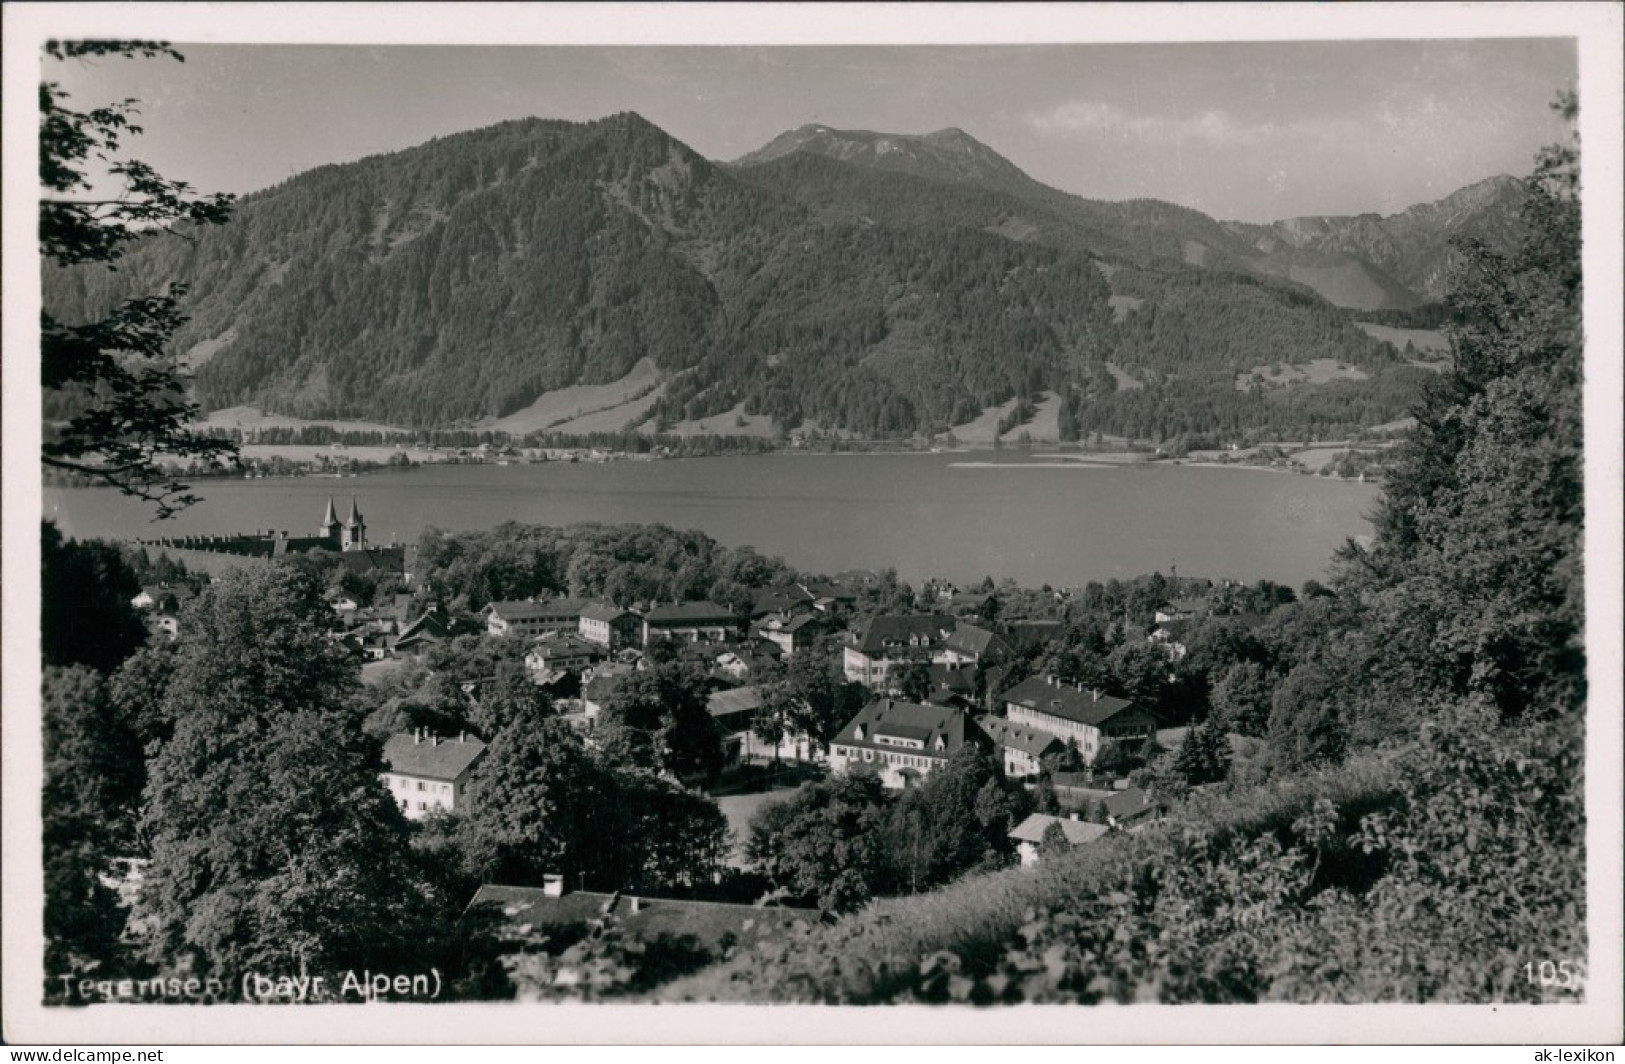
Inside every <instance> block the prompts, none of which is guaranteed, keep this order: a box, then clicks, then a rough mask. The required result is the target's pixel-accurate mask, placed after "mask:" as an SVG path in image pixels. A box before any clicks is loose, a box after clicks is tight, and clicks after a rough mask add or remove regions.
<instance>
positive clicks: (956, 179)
mask: <svg viewBox="0 0 1625 1064" xmlns="http://www.w3.org/2000/svg"><path fill="white" fill-rule="evenodd" d="M797 152H804V153H808V154H813V155H824V156H828V157H830V158H833V159H839V160H840V161H842V162H846V163H851V164H853V165H856V166H864V167H870V168H873V169H877V170H891V171H899V172H903V173H909V174H913V175H914V176H916V177H923V178H927V179H929V180H933V181H945V182H952V183H955V184H971V185H980V186H983V187H988V188H1001V189H1005V190H1010V189H1013V188H1016V187H1020V188H1022V189H1023V190H1027V189H1030V187H1031V186H1033V185H1035V184H1036V183H1035V182H1034V181H1033V180H1032V178H1030V177H1028V176H1027V175H1026V174H1025V173H1023V172H1022V170H1021V169H1020V168H1019V167H1017V166H1016V165H1015V164H1014V163H1012V162H1011V161H1010V160H1008V159H1006V158H1005V157H1004V156H1002V155H1000V154H999V153H998V152H996V151H994V150H993V149H992V148H990V147H988V146H987V145H986V144H983V143H982V142H981V141H979V140H977V139H976V138H975V137H973V136H971V135H970V134H969V133H966V132H965V131H964V130H963V129H960V128H959V127H958V126H948V127H946V128H944V129H939V130H937V131H936V132H934V133H925V134H918V133H876V132H873V131H870V130H867V129H835V128H832V127H830V126H826V125H822V124H820V123H810V124H808V125H803V126H798V127H797V128H795V129H792V130H790V131H789V132H786V133H781V134H779V135H778V136H777V137H774V138H773V139H772V140H771V141H769V142H768V143H766V144H765V145H763V146H762V147H760V148H758V149H756V150H755V151H753V152H750V153H748V154H746V155H742V156H740V157H739V158H738V159H736V160H735V165H737V166H760V165H762V164H764V163H770V162H772V161H774V160H775V159H782V158H784V157H785V156H787V155H793V154H795V153H797Z"/></svg>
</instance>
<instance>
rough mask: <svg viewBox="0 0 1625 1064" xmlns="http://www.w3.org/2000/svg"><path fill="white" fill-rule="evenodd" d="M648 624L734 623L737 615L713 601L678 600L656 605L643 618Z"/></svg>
mask: <svg viewBox="0 0 1625 1064" xmlns="http://www.w3.org/2000/svg"><path fill="white" fill-rule="evenodd" d="M643 619H644V620H645V621H646V622H647V623H649V624H656V625H658V624H736V623H738V621H739V615H738V614H736V613H735V612H734V611H733V610H730V609H729V608H728V607H726V606H721V605H718V604H717V603H715V602H704V601H701V602H679V603H676V604H674V605H669V606H656V607H655V608H654V609H652V610H650V611H649V612H648V613H647V614H645V615H644V618H643Z"/></svg>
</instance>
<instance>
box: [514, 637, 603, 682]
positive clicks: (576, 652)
mask: <svg viewBox="0 0 1625 1064" xmlns="http://www.w3.org/2000/svg"><path fill="white" fill-rule="evenodd" d="M603 656H604V648H603V647H602V646H600V645H599V644H597V643H593V642H589V641H587V640H585V639H583V638H581V636H579V635H573V634H569V633H566V634H564V635H544V636H541V637H540V638H538V639H537V640H536V642H535V644H534V645H532V646H531V648H530V649H529V650H527V651H525V668H526V669H528V670H529V671H530V672H531V674H532V675H535V674H538V673H549V672H580V671H581V670H582V669H585V668H586V667H587V666H589V665H591V664H592V663H593V662H595V661H598V660H599V659H601V658H602V657H603Z"/></svg>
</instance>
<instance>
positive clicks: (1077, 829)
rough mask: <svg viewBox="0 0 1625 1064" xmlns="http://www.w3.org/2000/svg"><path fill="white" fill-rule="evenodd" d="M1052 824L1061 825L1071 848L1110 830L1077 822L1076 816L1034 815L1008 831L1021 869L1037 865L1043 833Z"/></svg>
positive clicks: (1085, 822)
mask: <svg viewBox="0 0 1625 1064" xmlns="http://www.w3.org/2000/svg"><path fill="white" fill-rule="evenodd" d="M1052 824H1059V825H1061V834H1063V835H1064V836H1066V841H1067V844H1068V845H1071V846H1082V845H1084V844H1086V843H1090V842H1094V841H1095V840H1096V839H1100V838H1103V837H1104V836H1106V835H1108V834H1110V833H1111V829H1110V828H1108V827H1107V826H1106V825H1104V824H1091V823H1089V822H1088V821H1086V820H1079V819H1077V817H1076V814H1074V815H1073V816H1071V817H1063V816H1049V815H1048V814H1045V813H1034V814H1032V815H1031V816H1029V817H1028V818H1027V819H1026V820H1023V821H1022V822H1021V823H1019V824H1017V825H1016V826H1015V827H1014V828H1012V829H1011V831H1010V837H1011V838H1012V839H1014V840H1016V852H1017V853H1018V854H1020V855H1021V866H1022V867H1023V868H1026V867H1028V866H1030V865H1035V864H1037V863H1038V860H1039V848H1040V846H1041V845H1042V844H1043V842H1044V833H1045V832H1047V831H1049V829H1050V826H1051V825H1052Z"/></svg>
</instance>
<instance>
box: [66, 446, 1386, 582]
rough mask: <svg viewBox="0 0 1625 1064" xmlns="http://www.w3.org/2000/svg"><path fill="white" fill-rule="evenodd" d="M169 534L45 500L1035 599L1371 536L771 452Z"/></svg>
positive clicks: (1046, 473)
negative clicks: (498, 532) (627, 528)
mask: <svg viewBox="0 0 1625 1064" xmlns="http://www.w3.org/2000/svg"><path fill="white" fill-rule="evenodd" d="M193 489H194V490H195V491H196V492H197V493H198V494H201V495H202V496H204V501H203V502H202V503H199V504H198V505H196V506H194V507H192V508H190V509H188V510H186V511H183V512H182V513H181V514H180V516H178V517H176V518H173V519H171V520H169V521H164V522H156V523H155V522H153V521H151V520H150V516H151V510H150V508H147V507H143V506H141V505H139V504H137V503H135V502H132V501H130V500H128V499H125V498H123V497H122V496H119V495H118V494H116V493H115V492H112V491H110V490H108V489H105V488H50V489H47V490H46V492H45V511H46V516H47V517H53V518H55V520H56V521H57V523H58V524H59V526H60V527H61V528H62V530H63V531H64V532H65V533H66V534H67V535H70V536H74V537H77V538H93V537H101V538H109V539H122V538H128V539H133V538H137V537H140V538H152V537H157V536H163V535H184V534H200V533H203V534H207V533H228V532H254V531H256V530H260V529H278V530H287V531H289V532H291V533H293V534H294V535H301V534H303V535H313V534H315V530H316V525H317V523H318V521H319V520H320V518H321V516H322V511H323V509H324V508H325V507H326V503H327V498H328V496H329V495H332V496H334V498H335V500H336V501H337V502H338V503H339V513H340V516H341V517H342V516H343V515H344V514H345V513H347V512H348V506H349V500H348V498H347V497H348V496H349V495H350V494H351V493H354V494H355V495H356V497H357V498H358V500H359V502H360V506H361V512H362V515H363V516H364V517H365V519H366V522H367V530H368V536H369V539H370V540H371V541H373V542H376V543H379V544H387V543H389V542H391V540H394V541H395V542H400V543H408V542H412V541H415V540H416V539H417V537H418V535H419V534H420V533H421V532H422V531H423V529H424V528H426V527H428V526H430V525H434V526H438V527H440V528H442V529H448V530H461V529H483V528H490V527H492V526H493V525H496V524H499V523H501V522H503V521H510V520H511V521H522V522H527V523H535V524H572V523H575V522H579V521H601V522H605V523H611V524H614V523H620V522H648V523H661V524H666V525H671V526H673V527H677V528H694V529H699V530H701V531H703V532H706V533H708V534H709V535H711V536H713V537H715V538H716V539H717V540H719V541H721V542H722V543H725V544H728V545H730V546H738V545H741V544H750V545H752V546H754V547H755V548H757V549H758V550H760V551H761V552H763V553H764V554H777V555H780V556H782V557H783V558H784V559H785V560H786V561H788V562H790V563H791V564H792V565H794V566H796V567H797V568H798V569H801V570H803V571H807V572H815V573H817V572H821V573H833V572H837V571H839V570H842V569H850V568H864V569H880V568H885V567H888V566H890V567H895V568H896V569H897V571H898V573H899V574H900V575H901V576H902V577H903V578H904V579H906V580H910V581H916V582H917V581H919V580H921V579H923V578H926V577H931V576H940V577H946V578H948V579H951V580H954V581H956V582H960V583H963V582H967V581H975V580H980V579H981V578H982V577H983V576H984V575H990V576H993V577H994V578H995V579H1002V578H1004V577H1011V578H1013V579H1015V580H1016V581H1017V582H1019V583H1021V584H1024V585H1028V586H1034V587H1036V586H1038V585H1040V584H1045V583H1047V584H1050V585H1052V586H1065V585H1075V584H1081V583H1084V582H1086V581H1089V580H1108V579H1111V578H1112V577H1131V576H1136V575H1138V574H1141V573H1149V572H1153V571H1160V572H1162V573H1164V574H1166V573H1168V572H1169V570H1170V569H1171V568H1173V567H1174V566H1175V565H1177V566H1178V569H1179V572H1180V574H1181V575H1185V576H1202V577H1209V578H1212V579H1219V578H1224V577H1231V578H1235V579H1238V580H1243V581H1246V582H1249V583H1250V582H1253V581H1255V580H1258V579H1260V578H1267V579H1270V580H1275V581H1277V582H1280V583H1287V584H1291V585H1293V586H1294V587H1297V586H1300V585H1301V584H1302V583H1303V582H1304V581H1305V580H1308V579H1322V578H1324V576H1325V573H1326V567H1327V564H1328V562H1329V560H1330V557H1331V553H1332V550H1333V549H1334V548H1336V547H1337V546H1338V545H1339V544H1341V543H1342V542H1343V541H1344V540H1345V539H1347V538H1348V537H1350V536H1364V535H1369V534H1370V532H1371V525H1370V522H1369V521H1368V520H1367V519H1366V515H1367V514H1368V513H1370V512H1371V511H1372V509H1373V508H1374V506H1375V504H1376V500H1377V493H1378V490H1379V489H1378V488H1377V486H1376V485H1373V484H1361V483H1355V482H1349V481H1338V480H1330V479H1324V478H1320V477H1309V476H1298V475H1291V474H1285V473H1276V472H1270V471H1266V470H1260V469H1247V468H1211V467H1201V466H1189V465H1180V466H1174V465H1168V464H1163V463H1157V464H1139V465H1122V466H1110V465H1086V464H1083V463H1080V462H1068V461H1058V460H1046V459H1043V458H1041V457H1039V456H1035V455H1027V454H1019V453H1011V452H1007V451H1006V452H991V451H990V452H986V453H978V454H964V453H959V454H870V455H797V454H772V455H750V456H741V457H720V458H693V459H683V460H668V461H656V462H607V463H566V462H553V463H544V464H537V465H512V466H495V465H457V466H453V465H437V466H422V467H419V468H417V469H411V470H405V471H398V472H382V473H374V474H367V475H363V476H358V477H353V478H346V479H343V480H335V479H328V478H319V477H290V478H267V479H261V480H241V479H231V480H228V479H217V480H216V479H204V480H198V481H195V482H194V483H193Z"/></svg>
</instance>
